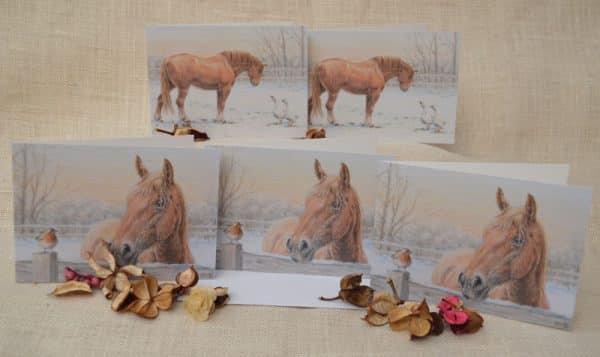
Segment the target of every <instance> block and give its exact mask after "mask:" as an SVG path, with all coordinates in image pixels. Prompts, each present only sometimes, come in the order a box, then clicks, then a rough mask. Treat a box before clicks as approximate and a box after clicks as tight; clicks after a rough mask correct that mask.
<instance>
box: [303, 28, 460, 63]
mask: <svg viewBox="0 0 600 357" xmlns="http://www.w3.org/2000/svg"><path fill="white" fill-rule="evenodd" d="M415 34H418V36H421V37H423V38H431V36H432V33H424V32H420V31H417V32H414V31H406V30H393V29H387V30H380V31H363V30H360V29H358V30H322V31H319V30H311V31H310V33H309V39H310V40H309V46H308V57H309V61H310V62H311V63H316V62H318V61H320V60H323V59H325V58H330V57H342V58H346V59H350V60H365V59H368V58H371V57H373V56H400V57H407V56H408V55H409V54H410V53H411V52H413V49H414V43H415ZM450 35H451V34H450V33H440V36H450ZM446 54H447V55H448V53H446Z"/></svg>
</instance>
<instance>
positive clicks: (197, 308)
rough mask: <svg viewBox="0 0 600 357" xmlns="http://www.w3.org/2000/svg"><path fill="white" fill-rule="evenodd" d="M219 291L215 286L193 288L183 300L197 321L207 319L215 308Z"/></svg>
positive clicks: (184, 305) (185, 306)
mask: <svg viewBox="0 0 600 357" xmlns="http://www.w3.org/2000/svg"><path fill="white" fill-rule="evenodd" d="M216 299H217V293H216V291H215V289H213V288H201V287H196V288H193V289H192V291H191V292H190V294H189V295H188V297H187V298H186V299H185V301H184V302H183V307H184V308H185V310H186V311H187V312H188V313H189V314H190V315H192V317H193V318H194V319H195V320H197V321H206V320H208V317H209V316H210V314H211V313H212V312H213V311H214V309H215V300H216Z"/></svg>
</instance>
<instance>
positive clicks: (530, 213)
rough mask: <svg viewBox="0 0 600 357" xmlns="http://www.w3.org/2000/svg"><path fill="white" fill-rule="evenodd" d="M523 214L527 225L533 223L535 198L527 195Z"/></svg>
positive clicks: (535, 211) (535, 208) (535, 212)
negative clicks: (525, 216)
mask: <svg viewBox="0 0 600 357" xmlns="http://www.w3.org/2000/svg"><path fill="white" fill-rule="evenodd" d="M525 214H526V215H527V221H528V222H529V223H533V222H535V219H536V218H535V217H536V214H537V204H536V203H535V198H533V196H532V195H531V194H530V193H528V194H527V201H526V202H525Z"/></svg>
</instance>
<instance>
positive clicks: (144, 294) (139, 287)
mask: <svg viewBox="0 0 600 357" xmlns="http://www.w3.org/2000/svg"><path fill="white" fill-rule="evenodd" d="M131 287H132V291H133V294H134V295H135V297H136V298H138V299H140V300H142V301H150V299H151V297H152V296H151V295H150V289H149V288H148V284H147V282H146V279H140V280H136V281H134V282H133V284H131Z"/></svg>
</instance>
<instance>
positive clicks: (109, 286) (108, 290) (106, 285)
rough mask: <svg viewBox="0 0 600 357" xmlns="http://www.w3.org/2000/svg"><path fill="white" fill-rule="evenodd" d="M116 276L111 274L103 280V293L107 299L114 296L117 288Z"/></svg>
mask: <svg viewBox="0 0 600 357" xmlns="http://www.w3.org/2000/svg"><path fill="white" fill-rule="evenodd" d="M115 281H116V279H115V277H114V275H111V276H109V277H107V278H106V279H104V280H103V281H102V294H104V297H105V298H107V299H112V298H113V295H114V294H113V290H114V289H115Z"/></svg>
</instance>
